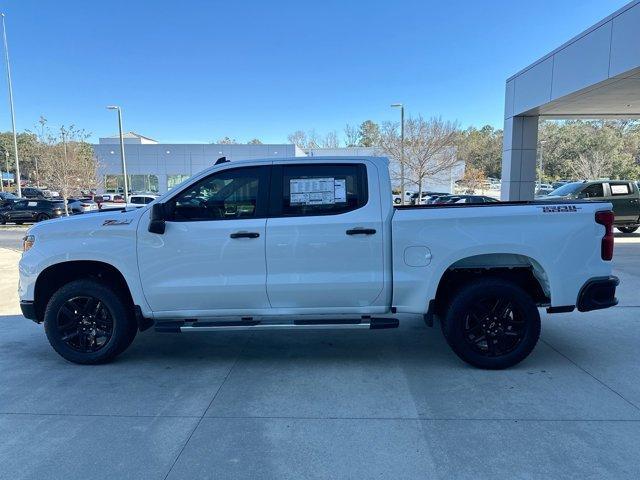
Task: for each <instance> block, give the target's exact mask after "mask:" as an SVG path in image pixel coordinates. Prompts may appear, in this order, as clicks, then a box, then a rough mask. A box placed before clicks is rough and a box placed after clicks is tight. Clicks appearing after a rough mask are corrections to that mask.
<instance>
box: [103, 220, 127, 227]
mask: <svg viewBox="0 0 640 480" xmlns="http://www.w3.org/2000/svg"><path fill="white" fill-rule="evenodd" d="M132 220H133V219H131V218H126V219H124V220H116V219H111V220H105V221H104V222H102V226H103V227H111V226H114V225H129V224H130V223H131V221H132Z"/></svg>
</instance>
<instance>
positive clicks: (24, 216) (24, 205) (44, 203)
mask: <svg viewBox="0 0 640 480" xmlns="http://www.w3.org/2000/svg"><path fill="white" fill-rule="evenodd" d="M63 215H65V211H64V202H62V201H55V200H42V199H33V198H31V199H20V200H18V201H17V202H14V203H13V204H12V205H9V206H8V207H7V208H6V209H4V210H2V211H0V223H2V224H3V225H4V224H5V223H10V222H13V223H15V224H17V225H22V224H23V223H25V222H42V221H44V220H49V219H50V218H57V217H61V216H63Z"/></svg>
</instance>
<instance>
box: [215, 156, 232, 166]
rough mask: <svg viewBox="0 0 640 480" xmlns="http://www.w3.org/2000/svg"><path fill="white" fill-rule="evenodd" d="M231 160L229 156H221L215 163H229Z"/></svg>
mask: <svg viewBox="0 0 640 480" xmlns="http://www.w3.org/2000/svg"><path fill="white" fill-rule="evenodd" d="M228 161H229V160H227V157H220V158H219V159H218V160H216V163H214V165H220V164H221V163H227V162H228Z"/></svg>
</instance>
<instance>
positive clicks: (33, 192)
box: [22, 187, 51, 198]
mask: <svg viewBox="0 0 640 480" xmlns="http://www.w3.org/2000/svg"><path fill="white" fill-rule="evenodd" d="M22 196H23V197H24V198H50V197H51V194H50V192H48V191H47V190H43V189H41V188H36V187H24V188H23V189H22Z"/></svg>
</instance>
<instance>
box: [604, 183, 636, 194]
mask: <svg viewBox="0 0 640 480" xmlns="http://www.w3.org/2000/svg"><path fill="white" fill-rule="evenodd" d="M609 187H610V188H611V195H612V196H614V197H615V196H617V195H629V194H630V193H631V185H629V184H628V183H627V182H620V183H609Z"/></svg>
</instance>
